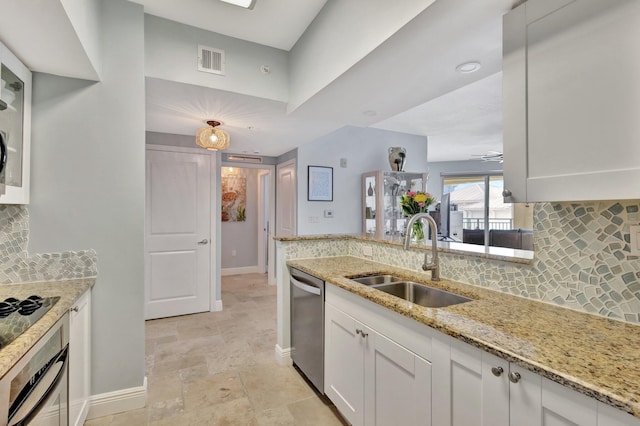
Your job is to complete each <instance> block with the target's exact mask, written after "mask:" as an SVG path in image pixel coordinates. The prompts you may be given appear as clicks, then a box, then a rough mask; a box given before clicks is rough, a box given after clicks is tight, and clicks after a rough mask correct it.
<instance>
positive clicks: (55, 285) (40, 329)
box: [0, 278, 95, 378]
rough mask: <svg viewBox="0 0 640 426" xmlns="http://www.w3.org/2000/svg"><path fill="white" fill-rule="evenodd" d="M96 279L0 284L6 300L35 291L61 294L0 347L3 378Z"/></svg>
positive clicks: (21, 297)
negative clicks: (8, 341)
mask: <svg viewBox="0 0 640 426" xmlns="http://www.w3.org/2000/svg"><path fill="white" fill-rule="evenodd" d="M94 283H95V278H83V279H75V280H61V281H43V282H36V283H20V284H2V285H0V300H4V299H6V298H7V297H17V298H19V299H24V298H27V297H29V296H31V295H32V294H37V295H39V296H42V297H55V296H60V300H58V302H57V303H56V304H55V305H53V307H52V308H51V309H50V310H49V311H48V312H47V313H46V314H44V316H43V317H42V318H40V319H39V320H38V321H36V323H35V324H33V325H32V326H31V327H29V329H28V330H27V331H25V332H24V333H22V334H21V335H20V336H18V337H17V338H16V339H15V340H13V341H12V342H11V343H9V344H8V345H7V346H5V347H4V348H2V349H0V378H2V377H4V375H5V374H7V372H8V371H9V370H10V369H11V367H13V366H14V365H15V364H16V362H18V361H19V360H20V358H22V357H23V356H24V354H26V353H27V352H28V351H29V349H31V348H32V347H33V345H34V344H35V343H36V342H37V341H38V340H40V338H41V337H42V336H44V334H45V333H46V332H47V331H49V329H50V328H51V326H52V325H54V324H55V323H56V322H57V321H58V320H59V319H60V318H62V316H63V315H64V314H65V313H66V312H68V311H69V309H70V308H71V306H73V304H74V303H75V302H76V301H77V300H78V298H80V296H82V295H83V294H84V292H85V291H87V290H88V289H90V288H91V287H93V284H94Z"/></svg>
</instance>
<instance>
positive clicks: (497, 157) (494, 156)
mask: <svg viewBox="0 0 640 426" xmlns="http://www.w3.org/2000/svg"><path fill="white" fill-rule="evenodd" d="M471 156H472V157H478V158H477V159H478V160H482V161H495V162H497V163H502V161H503V158H502V153H501V152H498V151H489V152H487V153H486V154H472V155H471ZM474 159H475V158H474Z"/></svg>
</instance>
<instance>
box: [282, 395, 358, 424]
mask: <svg viewBox="0 0 640 426" xmlns="http://www.w3.org/2000/svg"><path fill="white" fill-rule="evenodd" d="M287 408H288V410H289V412H290V413H291V415H292V417H293V418H294V421H295V424H296V426H343V425H347V424H348V423H347V422H346V421H344V420H343V419H342V418H340V416H339V414H337V410H336V408H335V407H334V406H333V405H330V403H325V402H324V401H323V400H322V399H320V397H318V396H317V395H316V396H313V397H311V398H308V399H304V400H302V401H298V402H294V403H292V404H289V405H287Z"/></svg>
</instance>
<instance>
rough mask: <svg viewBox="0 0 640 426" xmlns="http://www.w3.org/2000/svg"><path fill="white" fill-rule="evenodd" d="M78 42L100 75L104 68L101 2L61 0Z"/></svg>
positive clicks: (93, 0) (92, 0)
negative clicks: (101, 44) (101, 47)
mask: <svg viewBox="0 0 640 426" xmlns="http://www.w3.org/2000/svg"><path fill="white" fill-rule="evenodd" d="M61 2H62V6H63V7H64V10H65V12H67V15H68V16H69V21H70V22H71V24H72V25H73V29H74V30H75V32H76V34H77V36H78V40H79V41H80V44H82V48H83V49H84V51H85V53H86V54H87V57H88V58H89V61H91V64H93V67H94V68H95V70H96V72H97V73H98V75H100V73H101V72H100V70H101V68H102V66H101V62H102V58H101V54H100V53H101V51H100V33H101V31H100V30H101V28H100V26H101V24H100V9H101V6H100V5H101V0H61Z"/></svg>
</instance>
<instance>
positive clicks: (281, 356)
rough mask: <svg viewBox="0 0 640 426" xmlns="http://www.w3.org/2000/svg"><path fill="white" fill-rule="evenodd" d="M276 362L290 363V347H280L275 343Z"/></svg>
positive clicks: (281, 363)
mask: <svg viewBox="0 0 640 426" xmlns="http://www.w3.org/2000/svg"><path fill="white" fill-rule="evenodd" d="M275 357H276V362H277V363H278V364H280V365H291V364H292V363H293V361H291V348H286V349H282V348H281V347H280V345H278V344H277V343H276V348H275Z"/></svg>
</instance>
